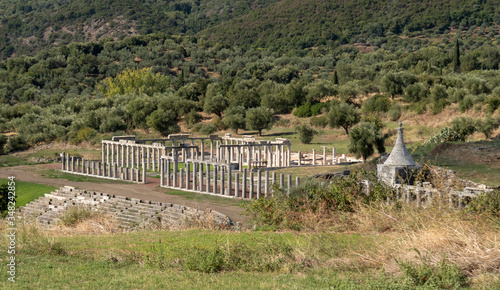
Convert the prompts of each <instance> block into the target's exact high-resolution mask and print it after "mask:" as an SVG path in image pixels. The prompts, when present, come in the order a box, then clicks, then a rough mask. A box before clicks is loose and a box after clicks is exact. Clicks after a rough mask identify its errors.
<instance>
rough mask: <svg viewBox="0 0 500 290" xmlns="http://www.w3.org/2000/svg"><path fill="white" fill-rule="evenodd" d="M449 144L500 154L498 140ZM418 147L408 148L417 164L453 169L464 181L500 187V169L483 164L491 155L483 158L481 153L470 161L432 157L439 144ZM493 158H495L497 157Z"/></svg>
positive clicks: (442, 156)
mask: <svg viewBox="0 0 500 290" xmlns="http://www.w3.org/2000/svg"><path fill="white" fill-rule="evenodd" d="M449 143H451V144H455V145H457V146H459V147H458V148H460V146H467V147H468V148H470V150H471V151H474V150H476V149H475V148H479V147H483V148H487V149H489V150H490V151H492V152H500V140H498V139H495V140H491V141H484V140H483V141H475V142H467V143H464V142H449ZM417 145H418V144H415V145H414V146H412V147H409V148H408V150H409V151H410V153H412V156H413V158H414V159H415V161H416V162H417V163H430V164H433V165H437V166H441V167H444V168H447V169H452V170H454V171H455V172H456V174H457V176H458V177H460V178H462V179H467V180H472V181H474V182H478V183H483V184H486V185H490V186H496V185H500V180H499V176H500V167H498V166H497V167H495V166H491V165H490V164H488V163H484V162H483V161H484V158H489V157H488V155H489V154H484V155H486V156H483V155H481V154H480V152H479V153H477V158H475V159H474V158H473V160H471V158H470V157H469V158H468V159H466V158H464V159H462V158H460V156H458V157H457V156H447V155H443V154H437V155H431V154H430V152H431V151H432V149H434V148H435V147H436V146H438V144H426V145H420V146H417ZM474 153H476V152H474ZM491 157H493V158H495V156H491Z"/></svg>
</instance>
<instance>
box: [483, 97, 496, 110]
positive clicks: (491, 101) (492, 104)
mask: <svg viewBox="0 0 500 290" xmlns="http://www.w3.org/2000/svg"><path fill="white" fill-rule="evenodd" d="M484 102H485V103H486V104H487V105H488V106H487V110H488V112H489V113H493V112H495V111H496V110H497V109H498V108H499V107H500V96H489V97H487V98H486V100H485V101H484Z"/></svg>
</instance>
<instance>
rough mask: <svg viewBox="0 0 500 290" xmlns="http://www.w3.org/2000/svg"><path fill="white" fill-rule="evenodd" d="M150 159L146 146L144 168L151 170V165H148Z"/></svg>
mask: <svg viewBox="0 0 500 290" xmlns="http://www.w3.org/2000/svg"><path fill="white" fill-rule="evenodd" d="M150 159H151V155H150V154H149V147H147V148H146V168H147V169H148V170H151V167H150V166H149V160H150ZM160 169H161V167H160Z"/></svg>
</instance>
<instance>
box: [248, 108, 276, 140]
mask: <svg viewBox="0 0 500 290" xmlns="http://www.w3.org/2000/svg"><path fill="white" fill-rule="evenodd" d="M273 114H274V111H273V110H272V109H269V108H263V107H257V108H251V109H249V110H248V111H247V115H246V123H247V128H248V129H251V130H258V131H259V136H262V130H263V129H268V130H269V129H271V127H272V126H273Z"/></svg>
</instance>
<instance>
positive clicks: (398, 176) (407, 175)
mask: <svg viewBox="0 0 500 290" xmlns="http://www.w3.org/2000/svg"><path fill="white" fill-rule="evenodd" d="M396 130H397V131H398V132H397V137H396V144H394V148H393V149H392V151H391V154H390V155H389V157H388V158H387V160H386V161H385V162H384V163H383V164H378V165H377V177H378V178H379V179H380V180H381V181H384V182H385V183H387V184H389V185H394V184H413V183H414V181H415V178H416V176H417V175H418V174H419V173H420V172H421V170H422V165H417V164H416V163H415V160H413V158H412V157H411V155H410V153H409V152H408V149H406V145H405V141H404V138H403V124H402V122H399V127H398V128H397V129H396Z"/></svg>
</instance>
